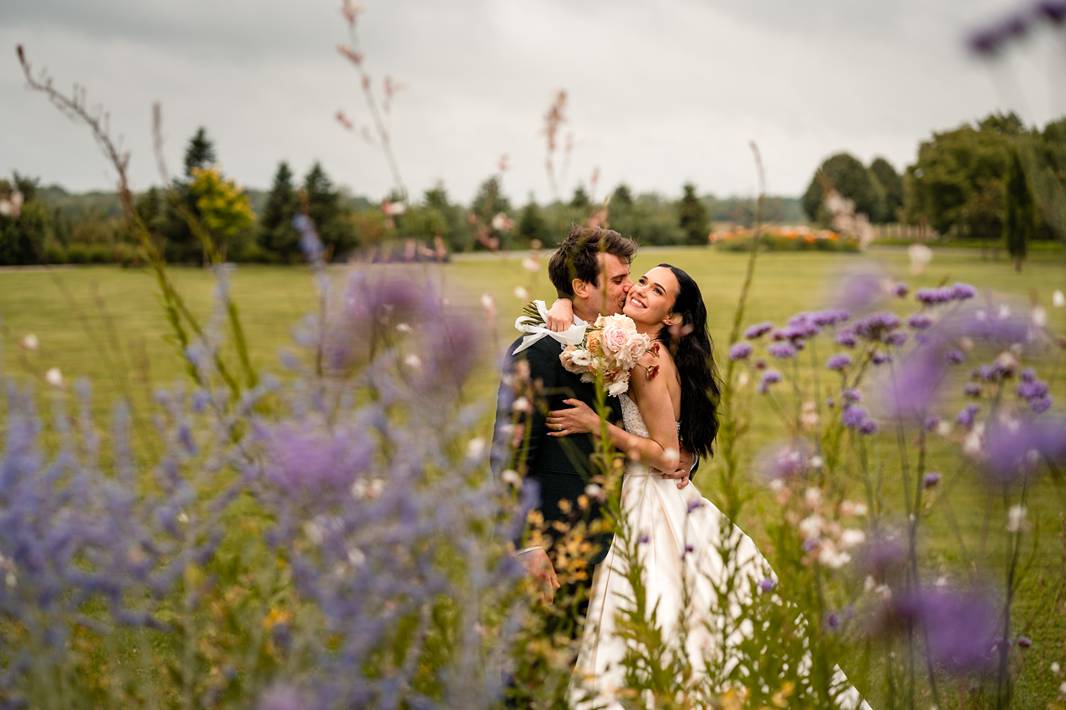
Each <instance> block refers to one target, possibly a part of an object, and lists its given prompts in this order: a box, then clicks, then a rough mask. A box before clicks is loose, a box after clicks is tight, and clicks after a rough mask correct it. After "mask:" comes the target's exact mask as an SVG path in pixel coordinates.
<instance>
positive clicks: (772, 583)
mask: <svg viewBox="0 0 1066 710" xmlns="http://www.w3.org/2000/svg"><path fill="white" fill-rule="evenodd" d="M776 586H777V581H776V580H774V579H772V578H770V577H763V578H762V579H760V580H759V591H760V592H764V593H765V592H771V591H773V589H774V587H776Z"/></svg>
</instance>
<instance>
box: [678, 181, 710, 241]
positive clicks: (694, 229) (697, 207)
mask: <svg viewBox="0 0 1066 710" xmlns="http://www.w3.org/2000/svg"><path fill="white" fill-rule="evenodd" d="M682 189H683V190H684V191H685V194H684V195H682V197H681V202H680V203H679V204H678V207H677V211H678V226H679V227H681V231H683V232H684V233H685V243H686V244H706V243H707V234H708V232H709V231H710V227H709V224H708V221H707V208H706V207H704V206H703V203H702V202H701V201H700V198H699V197H697V196H696V186H695V185H693V184H692V183H690V182H689V183H685V185H684V187H683V188H682Z"/></svg>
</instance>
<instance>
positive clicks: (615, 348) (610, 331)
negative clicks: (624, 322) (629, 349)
mask: <svg viewBox="0 0 1066 710" xmlns="http://www.w3.org/2000/svg"><path fill="white" fill-rule="evenodd" d="M629 335H630V334H629V333H627V332H626V331H624V330H622V329H621V328H606V329H605V330H604V331H603V349H604V350H606V351H607V352H609V353H620V352H622V350H623V349H625V347H626V342H627V341H628V340H629Z"/></svg>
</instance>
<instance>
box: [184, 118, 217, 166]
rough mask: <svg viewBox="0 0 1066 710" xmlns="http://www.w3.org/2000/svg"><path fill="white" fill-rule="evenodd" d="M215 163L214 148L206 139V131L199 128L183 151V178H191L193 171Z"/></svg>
mask: <svg viewBox="0 0 1066 710" xmlns="http://www.w3.org/2000/svg"><path fill="white" fill-rule="evenodd" d="M215 162H216V161H215V146H214V144H213V143H212V142H211V139H210V138H208V137H207V131H206V130H205V129H204V127H203V126H200V127H199V128H197V129H196V133H195V134H193V137H192V139H190V140H189V145H188V147H187V148H186V149H185V177H192V171H193V170H195V169H197V168H206V167H208V166H209V165H214V164H215Z"/></svg>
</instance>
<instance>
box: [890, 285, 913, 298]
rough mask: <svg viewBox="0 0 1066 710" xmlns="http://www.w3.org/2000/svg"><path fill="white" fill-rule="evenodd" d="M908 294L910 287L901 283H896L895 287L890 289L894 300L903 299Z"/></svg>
mask: <svg viewBox="0 0 1066 710" xmlns="http://www.w3.org/2000/svg"><path fill="white" fill-rule="evenodd" d="M910 292H911V289H910V287H909V286H908V285H907V284H905V283H903V282H902V281H900V282H898V283H897V284H896V285H895V286H893V287H892V295H894V296H895V297H896V298H905V297H906V296H907V294H908V293H910Z"/></svg>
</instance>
